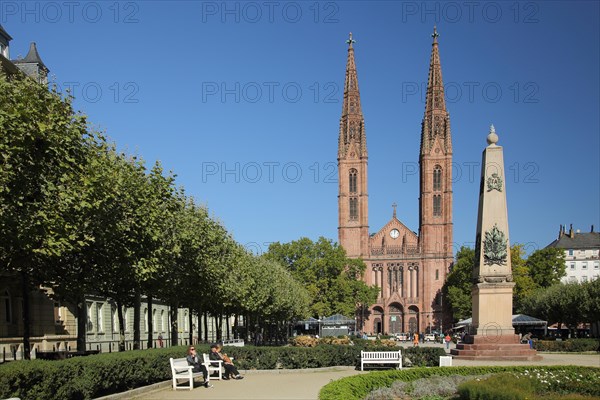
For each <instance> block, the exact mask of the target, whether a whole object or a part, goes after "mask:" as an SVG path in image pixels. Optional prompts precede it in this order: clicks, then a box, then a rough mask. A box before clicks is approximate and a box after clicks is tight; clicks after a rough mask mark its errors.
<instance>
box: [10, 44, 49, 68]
mask: <svg viewBox="0 0 600 400" xmlns="http://www.w3.org/2000/svg"><path fill="white" fill-rule="evenodd" d="M13 63H15V64H25V63H32V64H40V67H43V68H46V69H48V68H47V67H46V65H45V64H44V62H43V61H42V58H41V57H40V53H38V51H37V47H36V45H35V42H31V44H30V45H29V52H28V53H27V55H26V56H25V58H21V59H18V60H13Z"/></svg>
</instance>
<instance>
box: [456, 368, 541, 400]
mask: <svg viewBox="0 0 600 400" xmlns="http://www.w3.org/2000/svg"><path fill="white" fill-rule="evenodd" d="M536 389H537V390H536ZM536 392H539V385H538V384H537V381H535V380H533V379H530V378H519V377H517V376H515V375H512V374H509V373H502V374H497V375H493V376H491V377H489V378H487V379H479V378H478V379H474V380H471V381H468V382H465V383H462V384H460V385H459V386H458V395H459V398H460V399H461V400H478V399H497V400H521V399H526V398H531V397H532V396H533V395H534V394H535V393H536Z"/></svg>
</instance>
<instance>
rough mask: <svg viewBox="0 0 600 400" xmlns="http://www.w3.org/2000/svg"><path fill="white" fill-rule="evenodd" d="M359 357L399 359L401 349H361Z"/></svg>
mask: <svg viewBox="0 0 600 400" xmlns="http://www.w3.org/2000/svg"><path fill="white" fill-rule="evenodd" d="M360 357H361V358H363V359H365V360H371V359H373V360H400V359H401V358H402V354H401V351H400V350H398V351H364V350H361V352H360Z"/></svg>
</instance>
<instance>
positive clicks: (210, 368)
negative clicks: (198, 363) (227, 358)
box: [202, 353, 223, 380]
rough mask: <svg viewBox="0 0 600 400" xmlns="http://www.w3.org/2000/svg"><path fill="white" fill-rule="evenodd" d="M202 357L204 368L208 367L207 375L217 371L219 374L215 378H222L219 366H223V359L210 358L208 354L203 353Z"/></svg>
mask: <svg viewBox="0 0 600 400" xmlns="http://www.w3.org/2000/svg"><path fill="white" fill-rule="evenodd" d="M202 357H204V365H206V369H208V376H210V374H211V373H213V372H218V373H219V376H218V378H216V379H219V380H221V379H223V374H222V372H221V367H222V366H223V360H211V359H210V358H209V357H208V354H206V353H203V354H202ZM212 363H218V364H219V365H218V366H214V365H212Z"/></svg>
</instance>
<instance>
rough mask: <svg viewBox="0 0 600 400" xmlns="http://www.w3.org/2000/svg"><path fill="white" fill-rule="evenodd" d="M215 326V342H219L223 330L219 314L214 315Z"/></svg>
mask: <svg viewBox="0 0 600 400" xmlns="http://www.w3.org/2000/svg"><path fill="white" fill-rule="evenodd" d="M215 325H216V327H217V342H218V341H220V340H221V338H222V337H223V335H222V331H221V330H222V329H223V318H221V313H218V314H216V315H215Z"/></svg>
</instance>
